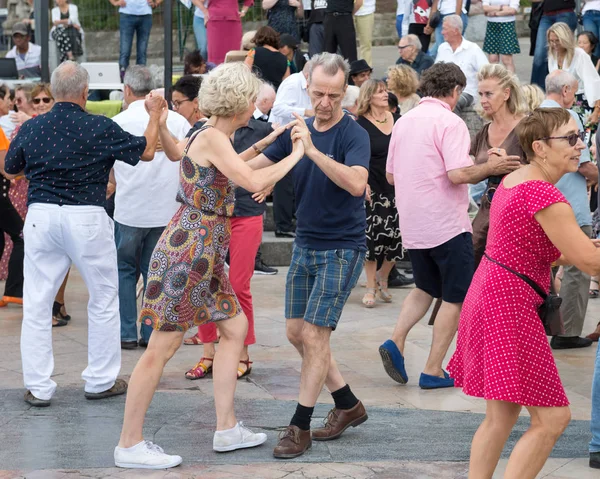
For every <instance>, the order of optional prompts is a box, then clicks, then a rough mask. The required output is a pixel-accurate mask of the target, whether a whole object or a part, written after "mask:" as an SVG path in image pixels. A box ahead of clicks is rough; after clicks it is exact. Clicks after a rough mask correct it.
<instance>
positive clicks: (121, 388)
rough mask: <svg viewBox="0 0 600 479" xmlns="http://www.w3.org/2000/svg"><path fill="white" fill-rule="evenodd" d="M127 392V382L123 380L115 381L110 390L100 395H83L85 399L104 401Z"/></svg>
mask: <svg viewBox="0 0 600 479" xmlns="http://www.w3.org/2000/svg"><path fill="white" fill-rule="evenodd" d="M125 392H127V382H126V381H125V380H124V379H117V380H116V381H115V384H114V385H113V387H112V388H110V389H107V390H106V391H102V392H101V393H88V392H86V393H84V396H85V398H86V399H104V398H109V397H113V396H119V395H121V394H125Z"/></svg>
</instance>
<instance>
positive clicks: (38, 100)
mask: <svg viewBox="0 0 600 479" xmlns="http://www.w3.org/2000/svg"><path fill="white" fill-rule="evenodd" d="M51 101H52V98H48V97H45V98H34V99H33V104H34V105H39V104H40V103H42V102H44V103H46V104H48V103H50V102H51Z"/></svg>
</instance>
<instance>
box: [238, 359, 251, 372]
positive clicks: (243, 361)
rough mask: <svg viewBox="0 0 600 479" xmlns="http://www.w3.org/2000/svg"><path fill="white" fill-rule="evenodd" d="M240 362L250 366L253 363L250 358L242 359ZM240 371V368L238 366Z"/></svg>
mask: <svg viewBox="0 0 600 479" xmlns="http://www.w3.org/2000/svg"><path fill="white" fill-rule="evenodd" d="M240 363H242V364H245V365H246V366H248V367H250V365H251V364H252V361H250V359H240ZM238 371H239V368H238Z"/></svg>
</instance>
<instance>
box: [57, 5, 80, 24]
mask: <svg viewBox="0 0 600 479" xmlns="http://www.w3.org/2000/svg"><path fill="white" fill-rule="evenodd" d="M58 20H60V8H58V7H54V8H53V9H52V23H54V22H57V21H58ZM69 25H81V24H80V23H79V10H78V8H77V5H72V4H69ZM52 29H54V27H53V28H52Z"/></svg>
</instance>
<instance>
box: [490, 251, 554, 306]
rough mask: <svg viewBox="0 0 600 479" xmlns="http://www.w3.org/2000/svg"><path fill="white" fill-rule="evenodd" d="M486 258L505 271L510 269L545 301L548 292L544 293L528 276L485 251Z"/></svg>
mask: <svg viewBox="0 0 600 479" xmlns="http://www.w3.org/2000/svg"><path fill="white" fill-rule="evenodd" d="M483 255H484V256H485V257H486V258H487V259H488V260H490V261H491V262H492V263H496V264H497V265H498V266H501V267H502V268H504V269H505V270H507V271H510V272H511V273H512V274H514V275H515V276H518V277H519V278H521V279H522V280H523V281H525V282H526V283H527V284H528V285H529V286H531V287H532V288H533V289H534V291H535V292H536V293H537V294H539V295H540V296H541V297H542V299H543V300H544V301H545V300H546V298H547V297H548V293H546V292H545V291H544V290H543V289H542V288H541V286H540V285H539V284H537V283H536V282H535V281H534V280H532V279H531V278H530V277H529V276H525V275H524V274H521V273H518V272H517V271H515V270H514V269H512V268H509V267H508V266H506V265H505V264H502V263H500V262H499V261H496V260H495V259H492V258H490V257H489V256H488V255H487V253H484V254H483Z"/></svg>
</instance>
